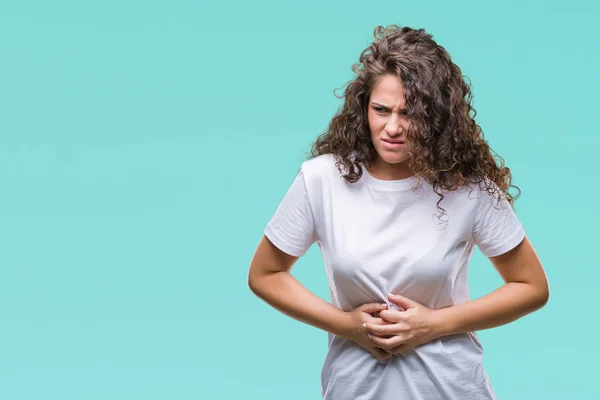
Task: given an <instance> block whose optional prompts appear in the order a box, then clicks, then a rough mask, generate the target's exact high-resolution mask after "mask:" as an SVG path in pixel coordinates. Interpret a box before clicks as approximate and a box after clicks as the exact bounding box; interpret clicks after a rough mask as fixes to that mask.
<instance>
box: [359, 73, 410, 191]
mask: <svg viewBox="0 0 600 400" xmlns="http://www.w3.org/2000/svg"><path fill="white" fill-rule="evenodd" d="M404 106H405V100H404V93H403V91H402V83H401V82H400V80H399V79H398V78H397V77H395V76H393V75H389V74H386V75H383V76H381V77H380V78H379V80H377V82H376V83H375V86H374V87H373V90H372V91H371V97H370V99H369V105H368V107H369V109H368V119H369V128H370V130H371V140H372V141H373V146H374V147H375V150H376V151H377V154H378V156H379V157H378V159H377V160H376V161H375V163H374V165H375V166H378V165H379V167H380V168H382V169H390V167H392V169H394V170H398V172H400V170H406V171H408V170H409V167H408V160H409V159H410V156H409V155H408V147H407V146H408V144H407V143H406V130H407V129H408V127H409V125H410V123H409V120H408V118H407V116H406V111H405V110H404ZM382 161H383V162H382ZM400 179H401V178H400Z"/></svg>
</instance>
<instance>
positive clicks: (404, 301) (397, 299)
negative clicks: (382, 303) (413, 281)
mask: <svg viewBox="0 0 600 400" xmlns="http://www.w3.org/2000/svg"><path fill="white" fill-rule="evenodd" d="M388 299H390V301H391V302H392V303H394V304H397V305H399V306H400V307H402V308H403V309H405V310H408V309H409V308H415V307H419V306H420V305H421V304H420V303H417V302H416V301H414V300H411V299H409V298H408V297H404V296H401V295H399V294H393V293H388Z"/></svg>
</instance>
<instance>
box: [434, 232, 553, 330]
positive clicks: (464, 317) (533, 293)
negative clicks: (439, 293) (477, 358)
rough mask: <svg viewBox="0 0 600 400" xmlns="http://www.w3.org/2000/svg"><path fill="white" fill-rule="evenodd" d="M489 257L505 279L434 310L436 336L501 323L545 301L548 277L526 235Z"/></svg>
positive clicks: (529, 310)
mask: <svg viewBox="0 0 600 400" xmlns="http://www.w3.org/2000/svg"><path fill="white" fill-rule="evenodd" d="M489 259H490V261H491V262H492V264H493V265H494V267H495V268H496V269H497V270H498V272H499V273H500V275H501V276H502V279H503V280H504V282H506V283H505V284H504V285H503V286H501V287H499V288H498V289H496V290H494V291H493V292H491V293H489V294H487V295H485V296H483V297H481V298H479V299H476V300H472V301H469V302H466V303H463V304H458V305H455V306H452V307H448V308H442V309H439V310H436V311H435V313H434V315H435V319H436V321H437V331H438V332H439V334H440V336H443V335H450V334H454V333H465V332H472V331H478V330H483V329H488V328H494V327H497V326H500V325H504V324H507V323H509V322H512V321H514V320H516V319H518V318H521V317H522V316H524V315H526V314H529V313H531V312H533V311H536V310H538V309H540V308H542V307H543V306H544V305H545V304H546V303H547V302H548V299H549V297H550V289H549V285H548V280H547V278H546V274H545V272H544V269H543V267H542V264H541V262H540V259H539V258H538V256H537V254H536V252H535V249H534V248H533V246H532V245H531V242H530V241H529V239H528V238H527V237H525V239H524V240H523V241H522V242H521V243H520V244H519V245H517V246H516V247H515V248H514V249H512V250H510V251H508V252H507V253H504V254H501V255H499V256H496V257H490V258H489Z"/></svg>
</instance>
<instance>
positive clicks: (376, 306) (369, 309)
mask: <svg viewBox="0 0 600 400" xmlns="http://www.w3.org/2000/svg"><path fill="white" fill-rule="evenodd" d="M386 307H387V304H380V303H367V304H363V305H362V306H361V307H360V310H361V311H363V312H366V313H369V314H373V313H376V312H381V310H385V309H386Z"/></svg>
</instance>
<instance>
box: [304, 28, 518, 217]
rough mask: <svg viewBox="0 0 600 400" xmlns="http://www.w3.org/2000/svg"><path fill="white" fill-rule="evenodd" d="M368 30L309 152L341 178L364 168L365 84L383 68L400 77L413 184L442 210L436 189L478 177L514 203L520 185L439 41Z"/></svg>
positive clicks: (401, 31)
mask: <svg viewBox="0 0 600 400" xmlns="http://www.w3.org/2000/svg"><path fill="white" fill-rule="evenodd" d="M374 36H375V40H374V41H373V42H372V44H371V45H370V46H369V47H367V48H366V49H364V50H363V51H362V53H361V54H360V58H359V62H358V63H356V64H353V65H352V71H353V72H354V73H355V74H356V77H355V78H354V79H353V80H351V81H350V82H348V83H347V84H346V85H345V86H346V89H345V91H344V95H343V96H341V97H338V96H337V95H336V94H335V91H334V95H335V96H336V97H337V98H340V99H341V98H344V99H345V101H344V104H343V107H342V108H341V109H340V110H338V112H337V113H336V115H335V116H334V117H333V118H332V119H331V121H330V123H329V126H328V129H327V130H326V131H325V132H323V133H322V134H320V135H319V136H318V138H317V139H316V141H315V142H314V143H313V144H312V146H311V148H310V154H309V155H308V158H309V159H310V158H314V157H317V156H319V155H323V154H332V155H334V156H335V159H336V166H337V168H338V169H339V170H340V172H341V173H342V175H343V177H344V179H346V181H348V182H351V183H354V182H356V181H358V180H359V179H360V177H361V176H362V174H363V171H362V168H361V166H360V163H371V162H373V161H374V160H375V158H376V156H377V154H376V150H375V148H374V146H373V143H372V141H371V135H370V129H369V123H368V117H367V113H368V104H369V98H370V94H371V90H372V89H373V86H374V84H375V83H376V82H377V80H378V79H379V78H380V77H381V76H382V75H386V74H392V75H394V76H396V77H398V78H399V79H400V81H401V82H402V88H403V92H404V96H405V101H406V108H407V116H408V118H409V120H410V121H411V123H410V127H409V128H408V129H407V132H406V140H407V142H408V143H409V146H408V151H409V156H410V161H409V162H410V166H411V169H412V171H413V173H414V175H415V176H416V177H417V178H418V179H417V185H416V188H417V187H420V185H421V183H422V182H421V180H425V181H426V182H428V183H429V184H431V185H432V186H433V190H434V192H435V193H436V194H438V195H439V196H440V198H439V200H438V202H437V208H438V211H440V213H441V215H442V216H444V215H446V211H445V209H443V208H442V207H440V202H441V201H442V200H443V199H444V194H443V191H444V190H447V191H454V190H457V189H458V188H459V187H462V186H466V187H468V188H469V189H471V187H470V184H479V185H480V188H481V189H482V190H486V191H487V192H488V193H490V194H492V195H495V196H496V197H497V198H498V199H499V198H500V197H502V196H505V197H506V199H507V200H508V201H509V203H510V204H511V206H513V207H514V202H515V201H516V199H517V198H518V197H519V196H520V193H521V190H520V189H519V188H518V187H517V186H514V185H512V184H511V181H512V175H511V172H510V169H509V168H508V167H505V166H504V159H503V158H502V157H500V156H498V155H497V154H496V153H495V152H494V151H493V150H492V149H491V148H490V146H489V145H488V143H487V141H486V140H485V139H484V135H483V131H482V129H481V127H480V126H479V125H477V123H476V122H475V115H476V112H475V109H474V108H473V106H472V97H473V96H472V93H471V88H470V86H469V84H467V83H466V82H465V79H463V75H462V73H461V70H460V68H459V67H458V66H457V65H456V64H454V63H453V62H452V60H451V58H450V55H449V54H448V52H447V51H446V49H444V48H443V47H442V46H440V45H438V44H437V43H436V42H435V41H434V40H433V38H432V35H431V34H428V33H427V32H426V31H425V30H424V29H418V30H417V29H412V28H410V27H401V26H399V25H396V24H392V25H389V26H387V27H383V26H377V27H376V28H375V30H374ZM467 79H468V78H467ZM496 160H498V162H496ZM342 165H343V168H342V167H341V166H342ZM511 186H512V187H516V188H517V190H518V192H519V193H518V194H517V195H516V196H512V195H511V194H510V193H509V192H508V188H509V187H511Z"/></svg>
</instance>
